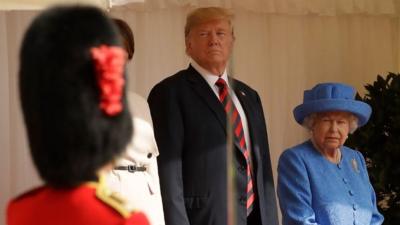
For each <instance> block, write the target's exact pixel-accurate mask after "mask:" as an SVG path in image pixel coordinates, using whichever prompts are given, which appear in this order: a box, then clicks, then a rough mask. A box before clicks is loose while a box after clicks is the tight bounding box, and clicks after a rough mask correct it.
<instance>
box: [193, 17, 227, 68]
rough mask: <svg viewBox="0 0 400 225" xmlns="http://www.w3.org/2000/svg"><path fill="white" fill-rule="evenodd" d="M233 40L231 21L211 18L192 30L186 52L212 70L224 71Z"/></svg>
mask: <svg viewBox="0 0 400 225" xmlns="http://www.w3.org/2000/svg"><path fill="white" fill-rule="evenodd" d="M233 42H234V37H233V34H232V27H231V25H230V24H229V22H228V21H227V20H211V21H208V22H205V23H202V24H199V25H197V26H195V27H193V28H192V29H191V30H190V32H189V35H188V36H187V38H186V52H187V54H188V55H189V56H190V57H191V58H192V59H193V60H195V61H196V62H197V63H198V64H199V65H200V66H202V67H204V68H205V69H207V70H209V71H210V72H212V73H216V72H218V73H222V72H223V70H225V67H226V64H227V62H228V59H229V57H230V54H231V50H232V46H233ZM221 70H222V72H221ZM216 75H220V74H216Z"/></svg>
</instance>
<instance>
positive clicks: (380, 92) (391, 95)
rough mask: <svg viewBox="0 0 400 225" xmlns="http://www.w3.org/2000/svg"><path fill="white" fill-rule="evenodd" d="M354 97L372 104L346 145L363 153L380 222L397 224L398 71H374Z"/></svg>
mask: <svg viewBox="0 0 400 225" xmlns="http://www.w3.org/2000/svg"><path fill="white" fill-rule="evenodd" d="M365 88H366V90H367V93H366V95H365V96H364V97H360V96H359V95H358V94H357V96H356V98H357V99H358V100H362V101H364V102H366V103H368V104H369V105H370V106H371V107H372V115H371V118H370V120H369V121H368V123H367V124H366V125H365V126H363V127H361V128H359V129H358V130H357V131H356V132H355V133H354V134H353V135H350V137H349V139H348V141H347V143H346V145H347V146H350V147H352V148H354V149H357V150H359V151H360V152H361V153H362V154H363V155H364V157H365V159H366V162H367V167H368V172H369V176H370V180H371V183H372V185H373V187H374V189H375V191H376V193H377V202H378V207H379V211H380V212H381V213H382V214H383V215H384V216H385V222H384V223H383V224H384V225H399V224H400V74H395V73H389V74H388V75H387V76H386V78H384V77H382V76H380V75H378V76H377V80H376V81H375V82H374V83H373V85H371V84H368V85H366V86H365Z"/></svg>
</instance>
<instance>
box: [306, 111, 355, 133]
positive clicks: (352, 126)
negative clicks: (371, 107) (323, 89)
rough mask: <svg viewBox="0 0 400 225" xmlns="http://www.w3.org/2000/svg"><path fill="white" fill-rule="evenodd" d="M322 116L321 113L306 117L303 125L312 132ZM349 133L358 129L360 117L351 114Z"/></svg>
mask: <svg viewBox="0 0 400 225" xmlns="http://www.w3.org/2000/svg"><path fill="white" fill-rule="evenodd" d="M318 115H320V114H319V113H311V114H310V115H308V116H306V117H305V118H304V120H303V123H302V124H301V125H302V126H303V127H305V128H306V129H307V130H310V131H311V130H312V128H313V126H314V125H315V119H316V118H317V117H318ZM348 120H349V133H350V134H352V133H353V132H354V131H355V130H357V128H358V117H357V116H355V115H354V114H353V113H349V117H348Z"/></svg>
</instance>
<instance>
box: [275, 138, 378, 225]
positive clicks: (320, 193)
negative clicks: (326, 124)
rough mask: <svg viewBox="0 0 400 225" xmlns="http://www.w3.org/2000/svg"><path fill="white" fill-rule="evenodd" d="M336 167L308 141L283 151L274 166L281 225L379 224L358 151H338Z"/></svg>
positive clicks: (369, 186)
mask: <svg viewBox="0 0 400 225" xmlns="http://www.w3.org/2000/svg"><path fill="white" fill-rule="evenodd" d="M341 152H342V158H341V161H340V162H339V164H334V163H332V162H330V161H328V160H327V159H325V158H324V157H323V156H322V155H321V154H320V153H319V152H318V151H317V150H316V149H315V148H314V146H313V145H312V143H311V141H306V142H304V143H303V144H300V145H297V146H295V147H292V148H290V149H287V150H286V151H285V152H284V153H282V155H281V156H280V159H279V164H278V197H279V202H280V207H281V211H282V223H283V225H300V224H301V225H306V224H307V225H312V224H313V225H317V224H318V225H379V224H382V222H383V216H382V215H381V214H380V213H379V212H378V210H377V207H376V198H375V192H374V190H373V188H372V185H371V183H370V181H369V178H368V173H367V169H366V165H365V161H364V158H363V156H362V155H361V153H360V152H358V151H354V150H352V149H350V148H348V147H345V146H343V147H342V148H341Z"/></svg>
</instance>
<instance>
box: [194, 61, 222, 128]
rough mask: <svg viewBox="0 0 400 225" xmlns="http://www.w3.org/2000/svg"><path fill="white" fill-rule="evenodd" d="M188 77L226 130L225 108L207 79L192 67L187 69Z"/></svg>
mask: <svg viewBox="0 0 400 225" xmlns="http://www.w3.org/2000/svg"><path fill="white" fill-rule="evenodd" d="M187 79H188V81H189V83H190V85H192V87H193V90H194V91H195V92H196V93H197V94H198V95H199V96H200V97H201V98H202V99H203V100H204V102H205V103H206V104H207V106H208V107H209V108H210V110H211V111H213V112H214V114H215V116H216V117H217V119H218V121H219V123H220V125H221V126H222V128H223V129H224V131H225V132H226V114H225V111H224V108H223V106H222V104H221V103H220V101H219V100H218V98H217V96H216V95H215V94H214V91H213V90H212V89H211V87H210V85H208V83H207V81H206V80H205V79H204V78H203V77H202V76H201V75H200V74H199V73H198V72H197V71H196V70H195V69H194V68H193V67H192V66H189V68H188V69H187Z"/></svg>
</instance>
